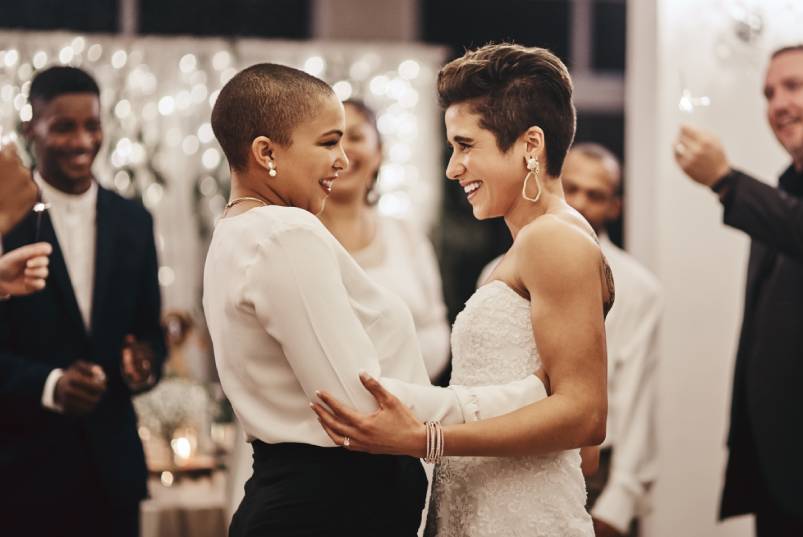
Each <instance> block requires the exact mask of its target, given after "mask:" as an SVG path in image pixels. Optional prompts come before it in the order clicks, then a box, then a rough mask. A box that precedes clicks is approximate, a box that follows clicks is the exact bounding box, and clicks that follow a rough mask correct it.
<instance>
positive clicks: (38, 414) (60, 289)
mask: <svg viewBox="0 0 803 537" xmlns="http://www.w3.org/2000/svg"><path fill="white" fill-rule="evenodd" d="M99 93H100V92H99V89H98V86H97V84H96V82H95V81H94V80H93V78H92V77H91V76H90V75H89V74H87V73H86V72H84V71H82V70H80V69H76V68H72V67H53V68H50V69H47V70H45V71H42V72H41V73H39V74H38V75H37V76H36V77H35V78H34V80H33V81H32V83H31V88H30V101H31V106H32V108H33V117H32V119H31V121H30V122H29V123H27V124H26V125H25V135H26V137H27V140H28V142H29V143H30V145H31V147H32V148H33V153H34V157H35V160H36V169H35V171H34V179H35V180H36V182H37V184H38V187H39V189H40V190H41V193H42V198H43V200H44V201H45V202H47V203H49V204H50V205H51V208H50V211H49V212H47V213H40V214H38V215H37V214H34V213H30V214H29V216H28V217H27V218H26V219H24V220H23V221H22V222H21V223H20V224H19V225H18V226H17V227H16V228H14V229H13V230H12V231H11V232H10V233H8V234H7V235H5V236H4V237H3V246H4V247H5V248H6V249H9V250H11V249H14V248H18V247H21V246H23V245H25V244H27V243H30V242H32V241H33V239H34V238H35V237H36V236H40V237H41V239H42V240H44V241H47V242H49V243H50V244H51V245H52V247H53V253H52V257H51V264H50V272H51V273H50V277H49V281H48V283H49V285H48V287H47V288H46V289H45V290H44V291H43V292H41V293H38V294H35V295H32V296H29V297H14V298H11V299H10V300H8V301H5V302H2V303H0V379H2V380H0V407H1V408H2V411H0V430H2V431H3V441H2V444H1V447H0V473H2V475H3V479H4V482H5V483H8V484H10V486H9V491H10V492H12V493H11V494H8V495H6V497H5V498H4V500H3V502H2V504H1V505H0V517H1V519H2V520H3V532H4V534H7V535H48V536H67V535H70V536H73V535H81V536H84V537H85V536H95V535H97V536H109V535H115V536H131V537H134V536H136V535H138V533H139V529H138V527H139V501H140V500H141V499H142V498H144V497H145V494H146V478H147V470H146V467H145V460H144V457H143V453H142V445H141V443H140V440H139V437H138V435H137V427H136V417H135V415H134V410H133V407H132V404H131V396H132V394H133V393H136V392H139V391H143V390H146V389H148V388H149V387H150V386H152V385H153V383H154V382H155V381H156V379H157V378H158V376H159V374H160V372H161V364H162V360H163V358H164V341H163V337H162V332H161V328H160V326H159V318H160V296H159V285H158V281H157V262H156V248H155V245H154V238H153V223H152V220H151V217H150V215H149V214H148V213H147V211H145V210H144V209H143V208H142V207H141V206H140V205H138V204H136V203H133V202H131V201H128V200H125V199H123V198H121V197H120V196H118V195H116V194H113V193H112V192H110V191H108V190H106V189H104V188H101V187H100V186H99V185H98V184H97V182H96V180H95V178H94V176H93V174H92V163H93V161H94V160H95V157H96V155H97V153H98V150H99V148H100V146H101V142H102V139H103V134H102V129H101V121H100V98H99Z"/></svg>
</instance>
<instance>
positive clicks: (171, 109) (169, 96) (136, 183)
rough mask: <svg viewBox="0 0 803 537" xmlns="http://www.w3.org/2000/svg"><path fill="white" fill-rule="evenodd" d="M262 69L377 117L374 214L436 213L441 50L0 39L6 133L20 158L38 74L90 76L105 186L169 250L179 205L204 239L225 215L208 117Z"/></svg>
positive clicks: (224, 186) (25, 35) (221, 174)
mask: <svg viewBox="0 0 803 537" xmlns="http://www.w3.org/2000/svg"><path fill="white" fill-rule="evenodd" d="M260 61H274V62H278V63H283V64H286V65H292V66H294V67H298V68H301V69H303V70H305V71H307V72H309V73H310V74H312V75H315V76H318V77H320V78H322V79H324V80H326V81H327V82H329V83H330V84H332V87H333V88H334V91H335V93H336V94H337V96H338V97H339V98H340V99H341V100H346V99H348V98H352V97H355V98H360V99H363V100H364V101H366V103H367V104H368V105H369V106H371V107H372V108H374V109H375V110H376V111H377V121H378V128H379V130H380V132H381V134H382V136H383V141H384V152H385V158H384V161H383V165H382V167H381V169H380V173H379V180H378V191H379V193H380V199H379V210H380V211H381V212H383V213H385V214H390V215H396V216H402V217H415V218H418V217H419V215H420V212H421V211H422V207H429V209H427V210H429V211H431V213H432V214H434V211H435V205H436V203H437V197H438V193H439V188H440V184H439V183H440V179H441V177H442V172H443V171H442V169H441V165H440V158H441V151H442V144H441V143H439V142H440V136H441V135H440V131H439V130H438V124H439V116H438V114H437V108H436V104H435V103H434V80H435V74H436V72H437V69H438V67H439V65H440V62H441V61H442V53H441V51H434V49H431V48H430V49H428V48H427V47H423V46H410V47H406V49H405V48H401V47H399V46H391V45H372V44H337V43H315V42H304V43H302V42H295V43H294V42H271V41H264V40H263V41H258V40H221V39H190V38H150V37H139V38H134V39H123V38H119V37H115V36H103V35H76V34H66V33H31V32H0V127H2V129H3V132H6V133H7V132H9V131H16V132H17V141H18V144H19V146H20V148H21V150H22V152H23V153H24V152H25V151H24V150H25V148H24V144H23V143H22V139H21V137H20V136H19V133H20V128H21V124H22V122H25V121H28V120H30V119H31V114H32V111H31V106H30V103H29V102H28V94H29V91H30V84H31V79H32V78H33V76H34V74H35V73H36V72H38V71H40V70H42V69H44V68H46V67H48V66H51V65H72V66H77V67H81V68H84V69H86V70H87V71H89V72H90V73H92V74H93V76H95V78H96V79H97V80H98V83H99V85H100V87H101V107H102V114H103V121H104V133H105V142H104V146H103V148H102V150H101V153H100V154H99V155H98V158H97V160H96V164H95V171H96V175H97V177H98V180H99V181H100V182H101V184H103V185H104V186H106V187H107V188H111V189H113V190H115V191H117V192H119V193H120V194H121V195H124V196H126V197H131V198H140V199H141V200H142V202H143V204H144V205H145V206H146V207H148V208H149V209H150V210H151V211H152V212H153V213H154V214H155V215H156V217H157V218H156V220H157V235H158V237H157V238H158V244H159V247H160V250H163V251H164V250H165V246H168V245H169V246H171V247H174V246H175V245H176V244H177V243H180V242H181V241H182V240H183V239H182V237H179V236H174V231H173V230H172V229H171V226H169V225H162V226H160V225H159V223H160V222H164V221H168V220H170V216H171V213H172V212H175V211H176V207H177V206H178V205H180V203H181V202H180V201H178V200H176V199H175V198H177V197H181V196H187V197H190V198H191V204H192V208H193V211H192V215H191V217H192V218H194V219H196V221H197V229H198V236H199V237H200V240H201V241H203V240H205V238H206V237H207V236H208V234H209V232H210V230H211V228H212V226H213V224H214V221H215V220H216V219H217V217H218V216H219V215H220V213H221V212H222V210H223V207H224V206H225V204H226V200H227V197H228V188H229V185H228V166H227V163H226V159H225V158H224V156H223V153H222V151H221V149H220V147H219V145H218V144H217V141H216V140H215V138H214V135H213V133H212V127H211V125H210V122H209V120H210V113H211V109H212V106H213V105H214V103H215V99H216V98H217V96H218V93H219V91H220V88H221V87H222V86H223V85H224V84H225V83H226V82H227V81H228V80H229V79H231V77H233V76H234V74H235V73H237V71H238V70H239V69H242V68H243V67H246V66H248V65H251V64H254V63H257V62H260ZM422 96H423V97H422ZM30 158H31V157H30V155H26V159H27V160H28V162H30ZM171 200H172V201H171ZM433 200H434V201H433ZM177 204H178V205H177ZM427 218H431V216H430V217H426V216H425V217H424V218H423V220H427ZM163 257H164V258H167V257H169V256H163ZM176 264H178V262H176V263H172V265H176ZM179 272H180V271H179V270H177V268H176V267H174V266H171V264H170V263H166V264H165V265H164V266H163V267H162V269H161V270H160V281H161V283H162V285H163V286H165V287H169V286H171V285H173V283H174V282H176V281H177V280H178V278H179V277H180V276H181V275H180V274H179Z"/></svg>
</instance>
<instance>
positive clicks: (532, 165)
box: [521, 157, 541, 203]
mask: <svg viewBox="0 0 803 537" xmlns="http://www.w3.org/2000/svg"><path fill="white" fill-rule="evenodd" d="M527 170H528V171H527V175H526V176H525V177H524V185H522V187H521V197H522V198H524V199H526V200H527V201H531V202H533V203H537V202H538V200H539V199H540V198H541V165H540V164H539V163H538V159H537V158H535V157H527ZM530 176H533V177H535V184H536V185H537V186H538V194H536V195H535V197H534V198H531V197H529V196H528V195H527V182H528V181H529V180H530Z"/></svg>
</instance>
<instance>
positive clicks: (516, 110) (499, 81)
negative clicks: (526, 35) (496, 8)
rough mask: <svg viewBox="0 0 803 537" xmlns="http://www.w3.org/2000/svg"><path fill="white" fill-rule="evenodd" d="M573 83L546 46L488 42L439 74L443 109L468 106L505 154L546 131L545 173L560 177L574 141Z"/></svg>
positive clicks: (566, 70) (454, 61) (563, 66)
mask: <svg viewBox="0 0 803 537" xmlns="http://www.w3.org/2000/svg"><path fill="white" fill-rule="evenodd" d="M572 90H573V88H572V79H571V76H569V71H568V69H566V66H565V65H564V64H563V62H562V61H561V60H560V58H558V57H557V56H555V55H554V54H553V53H552V52H550V51H549V50H547V49H544V48H538V47H523V46H521V45H516V44H512V43H499V44H489V45H485V46H483V47H480V48H478V49H475V50H470V51H468V52H466V53H465V54H464V55H463V56H462V57H461V58H457V59H456V60H452V61H451V62H449V63H447V64H446V65H445V66H444V67H443V68H442V69H441V70H440V73H438V98H439V101H440V104H441V106H442V107H443V108H448V107H449V106H451V105H453V104H459V103H464V102H468V103H470V104H471V107H472V110H473V111H474V112H475V113H477V114H479V116H480V126H481V127H482V128H484V129H487V130H489V131H491V132H492V133H493V134H494V136H495V137H496V144H497V146H498V147H499V149H500V150H501V151H503V152H507V151H508V150H509V149H510V148H511V147H512V146H513V143H514V142H515V141H516V140H517V139H518V137H519V136H521V135H522V134H523V133H524V132H525V131H526V130H527V129H528V128H530V127H532V126H538V127H541V129H543V131H544V135H545V141H546V155H547V173H548V174H549V175H552V176H554V177H557V176H559V175H560V171H561V168H563V160H564V159H565V158H566V152H567V151H568V149H569V147H570V146H571V145H572V141H573V140H574V132H575V127H576V114H575V110H574V104H573V103H572Z"/></svg>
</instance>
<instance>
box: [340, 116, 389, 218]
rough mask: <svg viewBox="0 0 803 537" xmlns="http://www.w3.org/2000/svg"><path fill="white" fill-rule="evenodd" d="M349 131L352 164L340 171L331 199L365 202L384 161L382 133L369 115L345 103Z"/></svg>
mask: <svg viewBox="0 0 803 537" xmlns="http://www.w3.org/2000/svg"><path fill="white" fill-rule="evenodd" d="M344 109H345V112H346V131H345V134H344V136H343V142H342V143H343V150H344V151H345V152H346V156H347V157H348V159H349V168H348V170H346V171H345V172H344V173H342V174H341V175H340V177H339V178H338V180H337V186H336V187H335V189H334V190H333V191H332V200H333V201H338V202H344V203H346V202H349V201H352V200H359V201H360V202H364V200H365V195H366V192H367V191H368V189H370V188H371V185H372V184H373V182H374V179H375V177H376V173H377V171H378V170H379V165H380V164H381V162H382V148H381V146H380V142H379V133H378V132H377V131H376V129H375V128H374V127H373V125H371V123H370V122H369V121H368V118H367V117H365V115H364V114H363V113H362V112H360V110H359V109H358V108H356V107H355V106H354V105H351V104H348V103H346V104H345V105H344Z"/></svg>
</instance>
